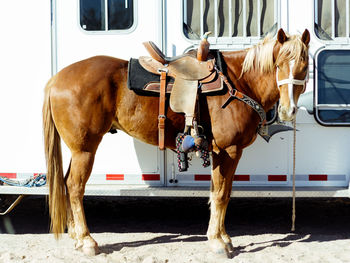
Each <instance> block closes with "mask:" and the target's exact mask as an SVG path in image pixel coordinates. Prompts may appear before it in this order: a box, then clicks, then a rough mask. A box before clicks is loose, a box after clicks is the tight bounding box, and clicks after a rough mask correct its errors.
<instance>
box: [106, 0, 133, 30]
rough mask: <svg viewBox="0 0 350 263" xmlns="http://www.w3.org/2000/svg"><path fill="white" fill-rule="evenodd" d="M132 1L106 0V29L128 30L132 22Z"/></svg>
mask: <svg viewBox="0 0 350 263" xmlns="http://www.w3.org/2000/svg"><path fill="white" fill-rule="evenodd" d="M132 10H133V1H132V0H119V1H116V0H108V29H109V30H113V29H128V28H130V27H131V26H132V24H133V21H134V16H133V12H132Z"/></svg>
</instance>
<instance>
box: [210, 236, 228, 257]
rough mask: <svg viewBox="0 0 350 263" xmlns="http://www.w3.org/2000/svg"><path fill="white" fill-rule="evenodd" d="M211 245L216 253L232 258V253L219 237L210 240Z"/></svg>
mask: <svg viewBox="0 0 350 263" xmlns="http://www.w3.org/2000/svg"><path fill="white" fill-rule="evenodd" d="M209 246H210V249H211V251H212V252H213V253H215V254H216V255H218V256H223V257H227V258H231V253H230V251H229V249H228V248H227V246H226V244H225V243H224V242H223V241H220V240H218V239H213V240H209ZM232 249H233V247H232Z"/></svg>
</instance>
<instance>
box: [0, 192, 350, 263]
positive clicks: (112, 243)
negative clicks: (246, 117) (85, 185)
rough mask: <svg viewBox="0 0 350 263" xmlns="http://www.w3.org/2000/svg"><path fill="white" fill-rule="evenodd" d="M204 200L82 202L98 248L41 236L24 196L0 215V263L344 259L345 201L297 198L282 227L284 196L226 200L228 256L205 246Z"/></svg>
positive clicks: (347, 248)
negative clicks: (91, 251)
mask: <svg viewBox="0 0 350 263" xmlns="http://www.w3.org/2000/svg"><path fill="white" fill-rule="evenodd" d="M207 202H208V200H207V199H206V198H156V197H153V198H115V197H114V198H97V197H88V198H86V199H85V208H86V216H87V221H88V225H89V228H90V231H91V233H92V236H93V237H94V238H95V239H96V241H97V242H98V243H99V245H100V250H101V253H100V254H99V255H97V256H94V257H88V256H85V255H83V254H82V253H80V252H79V251H75V250H74V244H73V241H72V240H71V239H70V238H69V237H68V236H67V235H66V234H65V235H63V236H62V238H61V239H60V240H58V241H56V240H55V239H54V237H53V235H52V234H48V228H49V218H48V210H47V205H46V200H45V198H44V197H26V198H25V199H24V200H23V201H22V203H21V204H20V205H19V206H18V207H17V208H16V209H15V210H14V211H13V212H12V213H11V214H10V215H8V216H5V217H1V218H0V233H1V234H0V262H6V263H7V262H76V263H78V262H122V263H124V262H135V263H138V262H139V263H160V262H162V263H163V262H164V263H166V262H167V263H171V262H191V263H199V262H203V263H205V262H208V263H209V262H210V263H211V262H215V263H217V262H218V263H221V262H222V263H226V262H232V263H233V262H237V263H238V262H242V263H243V262H249V263H254V262H259V263H261V262H269V263H271V262H272V263H274V262H276V263H277V262H306V263H309V262H332V263H334V262H335V263H337V262H350V200H349V199H297V220H296V232H295V233H291V232H290V226H291V200H290V199H232V200H231V202H230V205H229V209H228V211H227V218H226V229H227V232H228V233H229V234H230V235H231V236H232V239H233V246H234V248H235V252H234V255H233V258H232V259H226V258H223V257H219V256H217V255H214V254H212V253H211V252H210V251H209V249H208V246H207V244H206V236H205V233H206V230H207V224H208V219H209V210H208V205H207Z"/></svg>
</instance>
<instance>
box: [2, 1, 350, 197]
mask: <svg viewBox="0 0 350 263" xmlns="http://www.w3.org/2000/svg"><path fill="white" fill-rule="evenodd" d="M0 5H1V8H0V10H1V15H0V23H1V25H3V26H2V30H1V41H0V67H1V72H2V74H1V78H0V85H1V89H0V93H1V95H0V100H1V103H0V112H1V114H0V123H1V129H0V135H1V136H0V176H4V177H8V178H12V179H16V180H24V179H27V178H29V177H32V176H35V175H37V174H44V173H45V170H46V168H45V157H44V147H43V135H42V124H41V118H42V117H41V108H42V104H43V90H44V87H45V84H46V82H47V81H48V80H49V78H50V77H51V76H52V75H53V74H55V73H56V72H58V71H59V70H61V69H62V68H64V67H65V66H67V65H69V64H71V63H73V62H76V61H78V60H82V59H85V58H87V57H91V56H95V55H110V56H114V57H119V58H123V59H129V58H131V57H134V58H137V57H139V56H140V55H147V52H146V50H145V49H144V47H143V46H142V42H144V41H147V40H152V41H153V42H155V43H157V45H158V46H159V47H160V48H161V49H162V51H163V52H164V53H165V54H167V55H168V56H174V55H179V54H181V53H183V52H185V51H187V50H189V49H192V48H195V47H196V45H198V43H199V39H200V36H201V35H203V33H204V32H206V31H212V35H211V36H210V37H209V42H210V43H211V48H213V49H220V50H237V49H243V48H248V47H250V46H251V45H253V44H255V43H257V42H258V41H259V40H261V39H262V37H263V36H264V35H265V34H266V33H267V32H272V33H274V32H277V29H278V28H280V27H282V28H284V29H285V30H286V31H287V32H289V33H291V34H293V33H301V32H303V31H304V29H305V28H307V29H308V30H309V31H310V32H311V35H312V40H311V44H310V67H309V72H310V81H309V83H308V85H307V89H306V92H305V93H304V94H303V95H302V97H301V98H300V100H299V107H300V108H299V111H298V115H297V130H298V131H297V139H296V186H297V196H298V197H348V196H349V176H350V161H349V159H348V158H349V156H350V147H349V146H350V136H349V127H348V126H349V125H350V74H349V72H350V32H349V28H350V22H349V19H350V15H349V0H344V1H322V0H315V1H314V0H307V1H305V0H293V1H291V0H253V1H247V0H211V1H204V0H176V1H174V0H142V1H141V0H51V1H25V0H17V1H3V2H2V3H1V4H0ZM348 70H349V71H348ZM275 121H276V116H275V113H274V112H273V111H272V112H271V114H270V122H271V123H273V122H275ZM286 125H291V124H288V123H287V124H286ZM63 157H64V167H65V169H67V168H68V164H69V160H70V153H69V151H68V149H67V147H65V146H64V148H63ZM292 157H293V132H292V131H288V132H281V133H278V134H276V135H274V136H273V137H272V138H271V139H270V141H269V143H267V142H265V141H264V140H263V139H262V138H261V137H258V138H257V140H256V141H255V142H254V143H253V145H251V146H249V147H248V148H246V149H245V151H244V153H243V156H242V159H241V161H240V163H239V166H238V169H237V172H236V176H235V180H234V182H233V193H232V196H233V197H285V196H290V195H291V186H292V170H293V158H292ZM210 173H211V169H210V168H203V167H201V164H200V162H199V160H197V159H196V158H195V157H194V158H193V159H192V161H191V165H190V168H189V170H188V171H187V172H182V173H180V172H178V171H177V160H176V154H175V153H174V152H173V151H171V150H166V151H164V152H163V151H159V150H158V148H157V147H155V146H150V145H146V144H144V143H142V142H140V141H138V140H136V139H133V138H132V137H130V136H128V135H126V134H124V133H123V132H118V133H117V134H114V135H112V134H107V135H105V136H104V138H103V140H102V143H101V145H100V147H99V149H98V152H97V155H96V159H95V164H94V168H93V171H92V174H91V177H90V179H89V181H88V184H87V187H86V195H113V196H120V195H127V196H208V195H209V186H210ZM47 193H48V190H47V187H32V188H25V187H17V186H8V185H2V186H0V194H47Z"/></svg>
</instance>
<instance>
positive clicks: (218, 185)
mask: <svg viewBox="0 0 350 263" xmlns="http://www.w3.org/2000/svg"><path fill="white" fill-rule="evenodd" d="M241 155H242V150H241V149H238V147H237V146H230V147H228V148H226V149H225V150H216V149H214V151H213V168H212V179H211V190H210V221H209V227H208V231H207V237H208V240H209V245H210V247H211V249H212V251H213V252H215V253H219V254H226V255H227V256H228V257H230V255H231V253H232V252H233V251H232V250H233V246H232V243H231V238H230V236H229V235H228V234H227V233H226V230H225V224H224V222H225V215H226V209H227V205H228V202H229V201H230V195H231V190H232V179H233V175H234V172H235V170H236V167H237V164H238V161H239V159H240V157H241Z"/></svg>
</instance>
